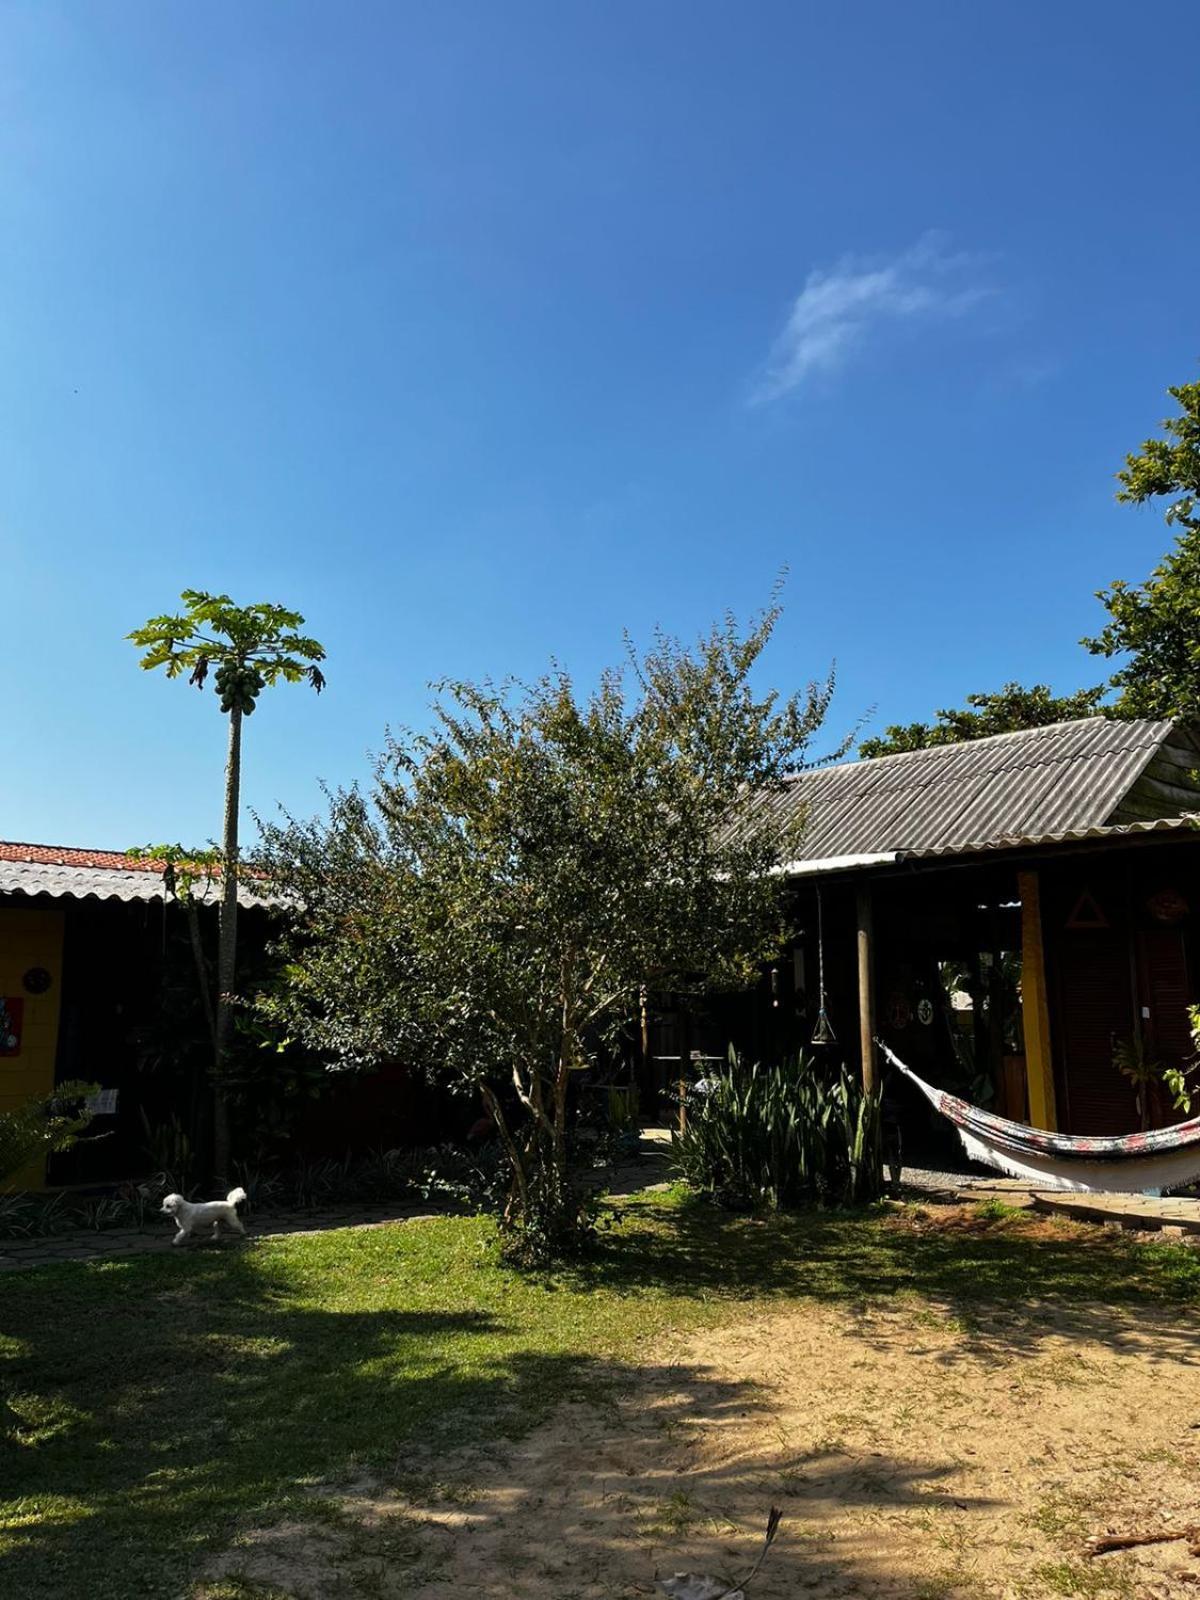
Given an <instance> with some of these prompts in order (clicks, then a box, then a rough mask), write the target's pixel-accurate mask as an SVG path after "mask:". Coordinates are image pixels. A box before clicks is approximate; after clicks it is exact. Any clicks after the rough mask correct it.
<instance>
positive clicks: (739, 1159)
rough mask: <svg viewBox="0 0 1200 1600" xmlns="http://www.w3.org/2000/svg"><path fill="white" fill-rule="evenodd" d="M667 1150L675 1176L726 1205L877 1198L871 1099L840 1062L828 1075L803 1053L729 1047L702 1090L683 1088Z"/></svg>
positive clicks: (875, 1102)
mask: <svg viewBox="0 0 1200 1600" xmlns="http://www.w3.org/2000/svg"><path fill="white" fill-rule="evenodd" d="M674 1152H675V1161H676V1165H677V1167H678V1169H679V1171H680V1174H681V1176H682V1177H683V1178H684V1179H685V1180H686V1181H687V1182H688V1183H689V1184H690V1185H691V1186H692V1187H693V1188H694V1189H697V1190H699V1191H700V1192H701V1193H702V1194H708V1195H711V1196H712V1197H713V1198H714V1199H716V1200H718V1201H719V1202H720V1203H721V1204H722V1205H726V1206H732V1207H735V1208H742V1207H750V1208H753V1209H757V1208H760V1207H763V1206H771V1207H788V1206H797V1205H802V1204H805V1203H811V1202H813V1201H817V1202H820V1203H823V1204H832V1205H854V1204H858V1203H861V1202H864V1201H868V1200H875V1199H878V1197H879V1194H880V1192H881V1189H882V1181H883V1180H882V1163H881V1159H880V1114H879V1098H878V1095H866V1094H864V1093H863V1090H862V1087H861V1085H860V1084H859V1082H858V1080H857V1079H856V1078H854V1077H852V1076H851V1075H850V1074H849V1073H848V1072H847V1071H846V1070H845V1069H844V1068H843V1069H841V1071H840V1072H839V1073H838V1074H837V1075H836V1076H832V1077H831V1076H829V1075H828V1073H827V1072H825V1071H823V1070H822V1069H821V1068H820V1067H818V1066H817V1064H816V1063H815V1062H814V1061H812V1060H811V1059H809V1058H807V1057H805V1056H804V1055H800V1056H798V1057H796V1058H795V1059H794V1060H791V1061H782V1062H779V1063H777V1064H775V1065H770V1066H763V1065H759V1064H757V1063H756V1064H754V1065H750V1064H748V1063H746V1062H744V1061H742V1060H740V1059H739V1058H738V1057H737V1056H736V1055H735V1054H734V1053H733V1052H732V1051H731V1052H730V1056H729V1060H728V1062H727V1063H726V1064H725V1065H724V1066H723V1067H721V1068H720V1069H719V1070H718V1071H717V1072H715V1073H713V1074H712V1075H711V1076H710V1077H708V1078H707V1079H706V1080H705V1090H704V1092H701V1093H692V1094H690V1095H689V1096H688V1100H687V1120H686V1126H685V1127H684V1129H683V1130H682V1131H681V1132H679V1133H677V1134H676V1135H675V1141H674Z"/></svg>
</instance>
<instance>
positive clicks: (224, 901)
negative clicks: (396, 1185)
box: [213, 705, 242, 1188]
mask: <svg viewBox="0 0 1200 1600" xmlns="http://www.w3.org/2000/svg"><path fill="white" fill-rule="evenodd" d="M241 787H242V711H241V707H240V706H236V705H235V706H234V707H233V709H232V710H231V711H230V713H229V754H228V758H227V760H226V763H225V827H224V831H223V833H222V837H221V853H222V863H221V924H220V931H219V939H218V944H217V1026H216V1048H215V1050H214V1052H213V1167H214V1169H215V1170H214V1176H215V1178H216V1180H217V1183H218V1185H219V1186H220V1187H221V1188H225V1187H226V1186H227V1185H228V1183H229V1172H230V1155H231V1151H230V1141H229V1105H228V1101H227V1099H226V1094H225V1080H226V1074H227V1071H228V1067H229V1054H230V1049H229V1047H230V1043H231V1040H232V1037H233V995H234V989H235V987H236V984H237V914H238V809H239V805H240V799H241Z"/></svg>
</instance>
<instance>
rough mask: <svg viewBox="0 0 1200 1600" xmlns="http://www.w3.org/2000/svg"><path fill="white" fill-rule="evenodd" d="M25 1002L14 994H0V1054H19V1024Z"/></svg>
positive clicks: (23, 1016)
mask: <svg viewBox="0 0 1200 1600" xmlns="http://www.w3.org/2000/svg"><path fill="white" fill-rule="evenodd" d="M24 1020H25V1002H24V1000H22V999H20V998H19V997H18V996H15V995H0V1056H19V1055H20V1054H21V1024H22V1022H23V1021H24Z"/></svg>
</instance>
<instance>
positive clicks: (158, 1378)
mask: <svg viewBox="0 0 1200 1600" xmlns="http://www.w3.org/2000/svg"><path fill="white" fill-rule="evenodd" d="M291 1248H292V1249H293V1251H294V1250H295V1248H296V1247H294V1246H293V1247H291ZM326 1249H327V1251H329V1250H332V1252H333V1253H332V1255H329V1254H327V1256H326V1258H325V1259H326V1260H329V1259H332V1260H335V1261H336V1246H333V1247H326ZM304 1259H305V1258H304V1257H303V1256H300V1255H294V1256H293V1257H292V1258H291V1265H290V1267H289V1269H288V1270H287V1271H285V1270H284V1269H283V1268H282V1267H280V1265H279V1262H278V1259H277V1258H275V1257H272V1256H268V1255H266V1254H265V1253H257V1252H247V1253H239V1254H234V1253H233V1252H226V1253H219V1252H214V1253H212V1254H210V1255H208V1256H201V1255H199V1254H197V1255H196V1256H195V1257H193V1258H192V1259H189V1260H186V1261H177V1260H176V1261H171V1260H162V1259H149V1260H143V1261H137V1262H132V1263H130V1262H122V1263H119V1264H113V1265H111V1266H109V1267H108V1268H107V1269H95V1268H91V1269H89V1268H87V1267H80V1268H67V1269H57V1270H55V1269H51V1270H49V1271H47V1272H44V1273H38V1274H29V1275H28V1277H27V1278H26V1280H25V1281H24V1282H23V1283H18V1282H17V1280H15V1279H10V1280H9V1281H8V1282H7V1283H6V1284H5V1292H6V1298H7V1305H6V1307H5V1314H4V1315H3V1316H0V1358H4V1359H3V1360H2V1363H0V1376H2V1377H3V1378H4V1380H6V1381H5V1382H4V1391H3V1392H4V1396H5V1399H4V1405H3V1406H0V1425H5V1424H6V1426H5V1427H4V1434H5V1437H4V1438H3V1441H2V1442H0V1501H3V1502H5V1506H4V1508H3V1509H4V1513H5V1514H4V1518H3V1526H4V1528H5V1531H4V1532H2V1533H0V1593H3V1594H5V1595H13V1596H17V1595H20V1596H21V1597H22V1600H26V1597H28V1600H43V1597H45V1600H49V1597H51V1596H53V1597H54V1600H64V1597H66V1596H68V1595H76V1594H80V1595H82V1594H84V1593H86V1594H87V1595H88V1596H89V1600H100V1597H107V1596H112V1597H116V1596H122V1597H124V1596H140V1595H154V1596H160V1595H169V1594H175V1593H178V1592H179V1583H178V1580H179V1578H180V1577H181V1575H182V1574H183V1573H185V1572H187V1571H188V1570H195V1568H196V1566H197V1564H198V1563H200V1562H201V1561H202V1560H203V1558H204V1556H205V1555H206V1553H207V1552H209V1551H211V1550H212V1549H214V1548H220V1547H222V1545H223V1544H224V1543H225V1542H227V1540H228V1538H229V1537H230V1534H231V1530H232V1529H233V1528H234V1527H235V1526H236V1525H242V1524H249V1525H251V1526H254V1525H257V1524H260V1523H264V1522H269V1521H271V1520H273V1519H277V1518H279V1517H281V1516H286V1515H289V1514H291V1512H292V1511H293V1510H294V1509H295V1507H297V1506H301V1505H306V1504H307V1503H309V1502H311V1500H312V1499H313V1497H314V1495H319V1494H320V1492H321V1489H322V1485H323V1484H324V1483H325V1482H326V1478H327V1475H329V1474H332V1475H333V1477H334V1481H337V1482H341V1481H344V1479H345V1474H346V1473H347V1471H351V1472H352V1471H353V1470H354V1469H355V1464H356V1463H359V1462H361V1463H364V1464H365V1463H368V1462H369V1463H371V1464H372V1466H374V1465H376V1464H378V1463H379V1462H380V1461H387V1460H389V1459H394V1458H395V1457H396V1456H397V1454H398V1453H400V1452H405V1453H406V1454H407V1451H408V1450H409V1449H411V1448H415V1447H417V1446H418V1445H419V1446H420V1448H421V1449H422V1450H424V1451H431V1450H432V1451H436V1450H438V1449H442V1448H448V1447H450V1446H453V1445H455V1444H458V1443H461V1442H462V1441H463V1440H464V1439H469V1438H471V1437H474V1436H476V1435H478V1434H479V1433H480V1432H481V1431H482V1432H484V1433H486V1434H488V1435H490V1436H493V1437H503V1436H504V1435H505V1434H506V1433H510V1432H511V1433H518V1432H520V1431H521V1430H522V1429H523V1428H525V1427H527V1426H529V1425H530V1424H531V1423H532V1422H533V1421H536V1420H537V1419H538V1418H539V1417H540V1416H541V1415H543V1414H544V1413H545V1411H546V1410H547V1408H548V1407H550V1406H552V1405H553V1404H555V1403H556V1401H557V1400H559V1399H560V1398H562V1397H563V1396H565V1395H568V1394H589V1393H592V1392H597V1391H598V1390H599V1388H600V1387H601V1385H602V1380H601V1376H600V1374H599V1373H598V1371H597V1369H596V1364H595V1363H594V1362H593V1361H591V1360H589V1359H588V1358H587V1357H586V1356H585V1355H580V1354H577V1353H572V1352H570V1351H569V1350H568V1351H562V1350H555V1349H553V1348H550V1349H547V1350H544V1351H543V1350H539V1349H537V1348H532V1349H531V1348H529V1346H530V1345H531V1344H535V1345H536V1343H537V1340H536V1338H529V1337H525V1336H524V1335H523V1333H522V1330H520V1329H519V1328H518V1327H516V1326H514V1325H512V1324H511V1322H510V1320H509V1319H508V1318H506V1317H504V1316H503V1315H500V1314H497V1312H496V1311H495V1310H489V1309H480V1308H471V1307H460V1308H458V1309H450V1310H441V1309H438V1308H436V1307H428V1308H420V1309H411V1310H410V1309H397V1308H394V1307H387V1306H380V1305H373V1306H371V1307H370V1308H368V1309H358V1308H356V1307H355V1305H354V1304H353V1297H352V1296H350V1295H342V1294H340V1293H339V1285H338V1280H337V1279H336V1277H335V1278H333V1279H332V1280H331V1281H328V1282H319V1283H317V1284H316V1285H314V1284H313V1283H312V1281H311V1280H309V1279H306V1278H304V1277H303V1276H301V1277H299V1278H297V1277H296V1276H295V1274H296V1263H297V1262H301V1261H303V1260H304ZM356 1260H357V1262H358V1265H357V1267H355V1268H354V1269H351V1268H349V1267H348V1266H347V1267H346V1269H345V1271H346V1273H347V1278H346V1281H347V1282H349V1281H350V1277H351V1275H352V1272H353V1274H365V1275H366V1276H365V1279H364V1281H365V1282H366V1283H367V1284H368V1285H380V1284H382V1285H385V1287H384V1288H383V1289H382V1290H381V1291H380V1292H381V1293H383V1294H386V1293H388V1292H389V1291H388V1289H387V1287H386V1285H387V1282H388V1277H387V1275H388V1274H389V1273H391V1274H395V1273H396V1271H397V1265H396V1260H395V1255H394V1251H393V1253H392V1254H391V1255H389V1254H388V1253H387V1252H386V1250H385V1249H384V1248H383V1247H382V1246H377V1247H376V1250H375V1252H374V1253H372V1252H371V1251H370V1250H367V1251H362V1252H360V1253H359V1255H358V1256H357V1258H356ZM289 1271H290V1273H291V1274H292V1276H291V1277H290V1278H289ZM372 1274H377V1276H371V1275H372ZM23 1276H24V1275H23ZM401 1287H403V1285H401ZM314 1295H316V1296H320V1295H324V1297H325V1301H326V1303H325V1304H313V1303H312V1299H313V1297H314ZM367 1298H370V1297H369V1295H368V1297H367ZM449 1298H451V1299H452V1298H453V1296H449ZM339 1300H341V1301H343V1303H339ZM553 1342H554V1341H550V1343H551V1344H553Z"/></svg>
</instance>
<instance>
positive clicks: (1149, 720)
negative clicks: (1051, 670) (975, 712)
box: [785, 716, 1182, 783]
mask: <svg viewBox="0 0 1200 1600" xmlns="http://www.w3.org/2000/svg"><path fill="white" fill-rule="evenodd" d="M1181 721H1182V719H1181V718H1179V717H1109V716H1095V717H1066V718H1064V720H1063V721H1062V722H1040V723H1038V725H1037V727H1035V728H1009V729H1008V730H1007V732H1005V733H989V734H985V735H984V737H983V738H982V739H948V740H946V742H945V743H944V744H927V745H922V746H921V748H920V749H918V750H889V751H888V752H887V754H886V755H882V756H857V757H855V759H854V760H852V761H835V762H832V763H826V762H821V761H814V762H813V763H812V765H811V766H807V767H801V768H800V770H799V771H798V772H789V773H788V774H787V776H786V779H785V781H786V782H788V783H795V782H796V781H797V780H799V779H801V778H807V777H811V775H812V774H813V773H814V772H849V771H851V770H852V769H853V768H856V767H861V768H863V769H864V770H865V769H866V768H868V767H875V766H877V765H878V764H879V763H880V762H882V761H900V760H902V759H911V758H912V757H914V756H930V755H933V754H935V753H944V752H947V751H951V750H963V749H967V748H971V749H976V750H977V749H979V747H980V746H981V745H988V744H999V743H1000V741H1001V740H1002V739H1014V740H1015V739H1032V738H1034V737H1035V736H1036V735H1038V734H1047V733H1054V732H1057V731H1058V730H1059V729H1062V728H1081V727H1085V726H1087V725H1088V724H1091V723H1099V722H1103V723H1106V724H1108V725H1109V726H1110V727H1114V728H1116V727H1122V728H1161V729H1163V730H1164V731H1163V734H1162V737H1163V738H1165V737H1166V733H1167V732H1168V731H1170V730H1171V729H1172V728H1174V727H1176V726H1177V725H1178V724H1179V723H1180V722H1181Z"/></svg>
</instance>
